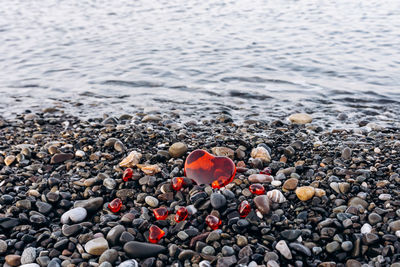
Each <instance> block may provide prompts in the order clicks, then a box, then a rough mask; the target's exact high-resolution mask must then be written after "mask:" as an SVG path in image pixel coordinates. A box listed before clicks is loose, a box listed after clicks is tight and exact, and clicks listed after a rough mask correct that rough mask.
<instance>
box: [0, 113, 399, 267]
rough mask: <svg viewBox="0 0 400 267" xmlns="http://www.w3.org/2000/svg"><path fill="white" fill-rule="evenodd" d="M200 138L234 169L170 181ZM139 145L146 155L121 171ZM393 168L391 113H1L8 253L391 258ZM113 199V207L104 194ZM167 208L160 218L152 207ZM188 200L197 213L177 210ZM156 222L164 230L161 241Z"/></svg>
mask: <svg viewBox="0 0 400 267" xmlns="http://www.w3.org/2000/svg"><path fill="white" fill-rule="evenodd" d="M196 149H204V150H206V151H208V152H209V153H212V154H214V155H216V156H225V157H229V158H231V159H232V160H233V162H234V163H235V165H236V170H237V171H236V175H235V177H234V178H233V180H232V182H231V183H229V184H228V185H226V186H225V187H223V188H220V189H218V188H217V189H215V188H212V187H211V186H210V185H197V184H195V183H194V182H193V181H192V180H190V179H188V178H184V186H183V187H182V189H180V190H178V191H176V190H174V189H173V188H172V187H171V180H172V179H173V178H174V177H184V163H185V159H186V157H187V156H188V155H189V153H190V152H192V151H194V150H196ZM132 151H135V153H137V154H135V155H138V154H140V155H141V156H140V157H137V158H136V159H135V160H137V162H135V164H133V165H132V169H133V175H132V179H130V180H128V181H124V180H123V179H122V175H123V172H124V169H125V167H123V166H125V165H124V164H121V162H123V161H124V160H125V161H126V160H127V157H129V155H131V152H132ZM121 165H122V166H121ZM265 170H267V173H266V172H265ZM399 174H400V130H399V128H398V127H397V126H393V127H390V126H379V125H377V124H375V123H370V124H368V123H363V122H361V123H358V125H357V126H356V127H352V128H351V129H345V128H335V127H333V128H332V127H330V128H325V127H323V126H321V124H318V123H316V122H315V120H313V117H312V114H292V115H291V116H289V117H282V118H275V119H273V120H270V121H268V122H266V121H262V120H248V121H241V122H240V123H239V122H237V121H235V120H234V119H232V118H231V117H230V116H229V115H227V114H223V113H222V114H219V115H215V116H214V117H211V118H210V119H202V120H186V121H182V119H181V118H180V116H179V114H174V113H162V112H155V113H149V114H146V113H143V112H137V113H130V114H123V115H121V116H118V117H113V116H104V117H101V118H92V119H82V118H77V117H74V116H71V115H68V114H67V113H64V112H59V110H52V109H47V110H46V111H43V112H35V113H30V112H25V113H21V114H18V115H16V117H15V118H13V119H9V118H7V119H5V118H1V117H0V191H1V193H0V265H1V266H24V267H39V266H41V267H44V266H51V267H56V266H63V267H72V266H81V267H85V266H101V267H108V266H120V267H128V266H132V267H134V266H157V267H161V266H201V267H206V266H221V267H222V266H224V267H225V266H251V267H253V266H269V267H275V266H299V267H301V266H346V267H358V266H392V267H397V266H400V263H399V262H400V242H399V241H400V198H399V195H400V191H399V190H398V186H399V184H400V177H399ZM252 184H261V185H262V187H263V188H264V189H265V193H263V194H260V195H255V194H253V193H252V192H251V191H250V190H249V186H250V185H252ZM115 198H119V199H121V200H122V204H123V205H122V208H121V209H120V210H119V211H118V212H112V211H110V209H109V207H108V204H109V203H110V202H111V201H112V200H113V199H115ZM243 201H247V202H248V203H249V205H250V207H251V211H250V213H248V215H247V216H245V217H241V216H240V214H239V212H238V207H239V205H240V204H241V203H242V202H243ZM159 207H166V208H167V209H168V211H169V215H168V217H167V218H166V219H165V220H156V218H155V216H154V214H153V210H154V209H156V208H159ZM180 207H186V208H187V210H188V213H189V215H188V217H187V218H186V220H184V221H182V222H179V223H176V221H175V220H174V215H175V213H176V212H177V210H178V209H179V208H180ZM210 214H211V215H214V216H216V217H217V218H219V219H220V220H221V225H220V226H219V227H218V229H216V230H213V229H211V228H210V227H209V226H207V224H206V223H205V218H206V217H207V216H208V215H210ZM152 225H155V226H157V227H159V228H160V229H162V231H164V232H165V235H164V236H163V237H162V238H161V239H160V240H159V241H158V243H156V244H154V243H150V242H149V229H150V227H151V226H152Z"/></svg>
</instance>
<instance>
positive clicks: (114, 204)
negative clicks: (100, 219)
mask: <svg viewBox="0 0 400 267" xmlns="http://www.w3.org/2000/svg"><path fill="white" fill-rule="evenodd" d="M121 207H122V200H121V199H119V198H116V199H114V200H113V201H111V202H110V203H108V208H109V209H110V210H111V211H112V212H114V213H115V212H118V211H119V210H120V209H121Z"/></svg>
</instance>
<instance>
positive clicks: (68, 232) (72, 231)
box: [62, 224, 83, 237]
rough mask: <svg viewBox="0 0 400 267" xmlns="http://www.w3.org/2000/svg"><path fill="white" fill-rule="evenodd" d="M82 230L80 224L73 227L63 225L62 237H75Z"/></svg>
mask: <svg viewBox="0 0 400 267" xmlns="http://www.w3.org/2000/svg"><path fill="white" fill-rule="evenodd" d="M82 229H83V227H82V225H80V224H73V225H66V224H65V225H64V226H63V228H62V233H63V235H65V236H67V237H69V236H75V235H76V234H78V233H79V232H80V231H81V230H82Z"/></svg>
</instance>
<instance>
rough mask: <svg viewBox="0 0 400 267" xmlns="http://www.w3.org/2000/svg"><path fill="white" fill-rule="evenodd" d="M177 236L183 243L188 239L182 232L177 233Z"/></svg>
mask: <svg viewBox="0 0 400 267" xmlns="http://www.w3.org/2000/svg"><path fill="white" fill-rule="evenodd" d="M177 236H178V238H179V239H180V240H182V241H184V240H186V239H188V238H189V235H188V234H187V233H185V232H184V231H179V232H178V234H177Z"/></svg>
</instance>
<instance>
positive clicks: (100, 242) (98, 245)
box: [85, 237, 108, 256]
mask: <svg viewBox="0 0 400 267" xmlns="http://www.w3.org/2000/svg"><path fill="white" fill-rule="evenodd" d="M107 249H108V242H107V240H106V239H105V238H104V237H99V238H96V239H92V240H90V241H89V242H87V243H86V244H85V250H86V252H87V253H89V254H91V255H95V256H100V255H101V254H102V253H103V252H104V251H106V250H107Z"/></svg>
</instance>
